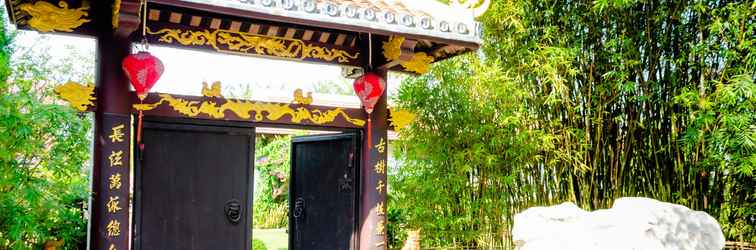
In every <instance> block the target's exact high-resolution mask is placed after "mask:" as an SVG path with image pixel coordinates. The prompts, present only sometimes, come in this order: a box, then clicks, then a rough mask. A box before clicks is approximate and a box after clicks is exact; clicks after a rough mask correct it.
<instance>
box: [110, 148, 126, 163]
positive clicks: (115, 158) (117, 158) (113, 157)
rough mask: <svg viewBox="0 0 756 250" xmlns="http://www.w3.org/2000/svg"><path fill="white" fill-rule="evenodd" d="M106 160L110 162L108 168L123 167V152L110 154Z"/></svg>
mask: <svg viewBox="0 0 756 250" xmlns="http://www.w3.org/2000/svg"><path fill="white" fill-rule="evenodd" d="M108 159H109V160H110V166H111V167H113V166H123V150H118V151H117V152H116V151H113V152H110V156H108Z"/></svg>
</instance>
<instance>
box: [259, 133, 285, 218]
mask: <svg viewBox="0 0 756 250" xmlns="http://www.w3.org/2000/svg"><path fill="white" fill-rule="evenodd" d="M290 149H291V136H274V137H259V138H258V140H257V143H256V146H255V152H256V158H257V160H256V163H255V169H256V170H257V171H258V173H259V177H258V178H259V180H257V188H256V190H255V203H254V213H253V221H254V222H253V226H254V227H255V228H262V229H268V228H283V227H286V225H287V224H288V211H289V207H288V204H289V203H288V201H289V195H288V194H289V157H290V153H289V152H290Z"/></svg>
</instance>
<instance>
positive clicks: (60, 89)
mask: <svg viewBox="0 0 756 250" xmlns="http://www.w3.org/2000/svg"><path fill="white" fill-rule="evenodd" d="M94 89H95V88H94V86H92V85H91V84H80V83H76V82H67V83H65V84H61V85H58V86H56V87H55V89H54V90H55V93H56V94H58V97H60V98H61V99H63V100H65V101H67V102H68V103H69V104H71V107H73V108H75V109H76V110H78V111H82V112H83V111H86V110H87V107H88V106H94V101H95V100H97V98H95V96H94Z"/></svg>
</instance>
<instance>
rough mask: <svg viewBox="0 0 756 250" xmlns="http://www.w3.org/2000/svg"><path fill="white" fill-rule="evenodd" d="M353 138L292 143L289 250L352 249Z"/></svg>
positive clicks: (355, 183)
mask: <svg viewBox="0 0 756 250" xmlns="http://www.w3.org/2000/svg"><path fill="white" fill-rule="evenodd" d="M357 142H358V137H357V135H355V134H339V135H325V136H305V137H296V138H294V139H293V140H292V150H291V154H292V162H291V186H290V190H289V204H290V206H289V232H290V233H289V247H290V249H295V250H299V249H308V250H309V249H333V250H338V249H352V248H353V246H355V244H356V242H355V241H356V237H357V234H356V233H355V228H357V227H356V217H355V214H356V206H355V204H356V193H357V192H358V191H359V190H357V188H358V187H359V183H358V181H359V175H358V172H357V171H358V169H359V166H358V163H359V159H360V158H359V155H358V152H359V150H358V148H357V145H359V143H357Z"/></svg>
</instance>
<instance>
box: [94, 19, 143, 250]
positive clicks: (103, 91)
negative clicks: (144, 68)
mask: <svg viewBox="0 0 756 250" xmlns="http://www.w3.org/2000/svg"><path fill="white" fill-rule="evenodd" d="M104 33H105V34H101V35H99V36H98V38H97V69H96V74H97V80H96V84H97V91H98V93H97V111H96V113H95V137H94V138H95V141H94V158H93V163H94V166H93V168H92V203H91V208H90V211H91V214H90V216H91V217H90V218H91V221H90V223H91V228H90V232H89V233H90V234H89V235H90V242H89V244H90V249H96V250H100V249H102V250H128V249H130V242H131V217H130V208H131V206H130V204H131V198H130V191H131V173H132V168H131V166H132V165H133V164H132V163H133V160H132V157H131V156H132V154H131V152H132V149H133V146H132V145H133V137H132V134H133V133H132V131H131V128H132V122H131V115H130V106H131V101H130V100H131V99H130V93H129V84H128V80H127V79H126V77H125V76H124V74H123V73H122V70H121V60H122V59H123V58H124V57H125V56H126V55H128V54H129V53H130V48H131V43H130V41H129V39H127V38H125V37H118V36H117V35H115V34H114V33H113V32H112V31H111V32H104Z"/></svg>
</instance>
